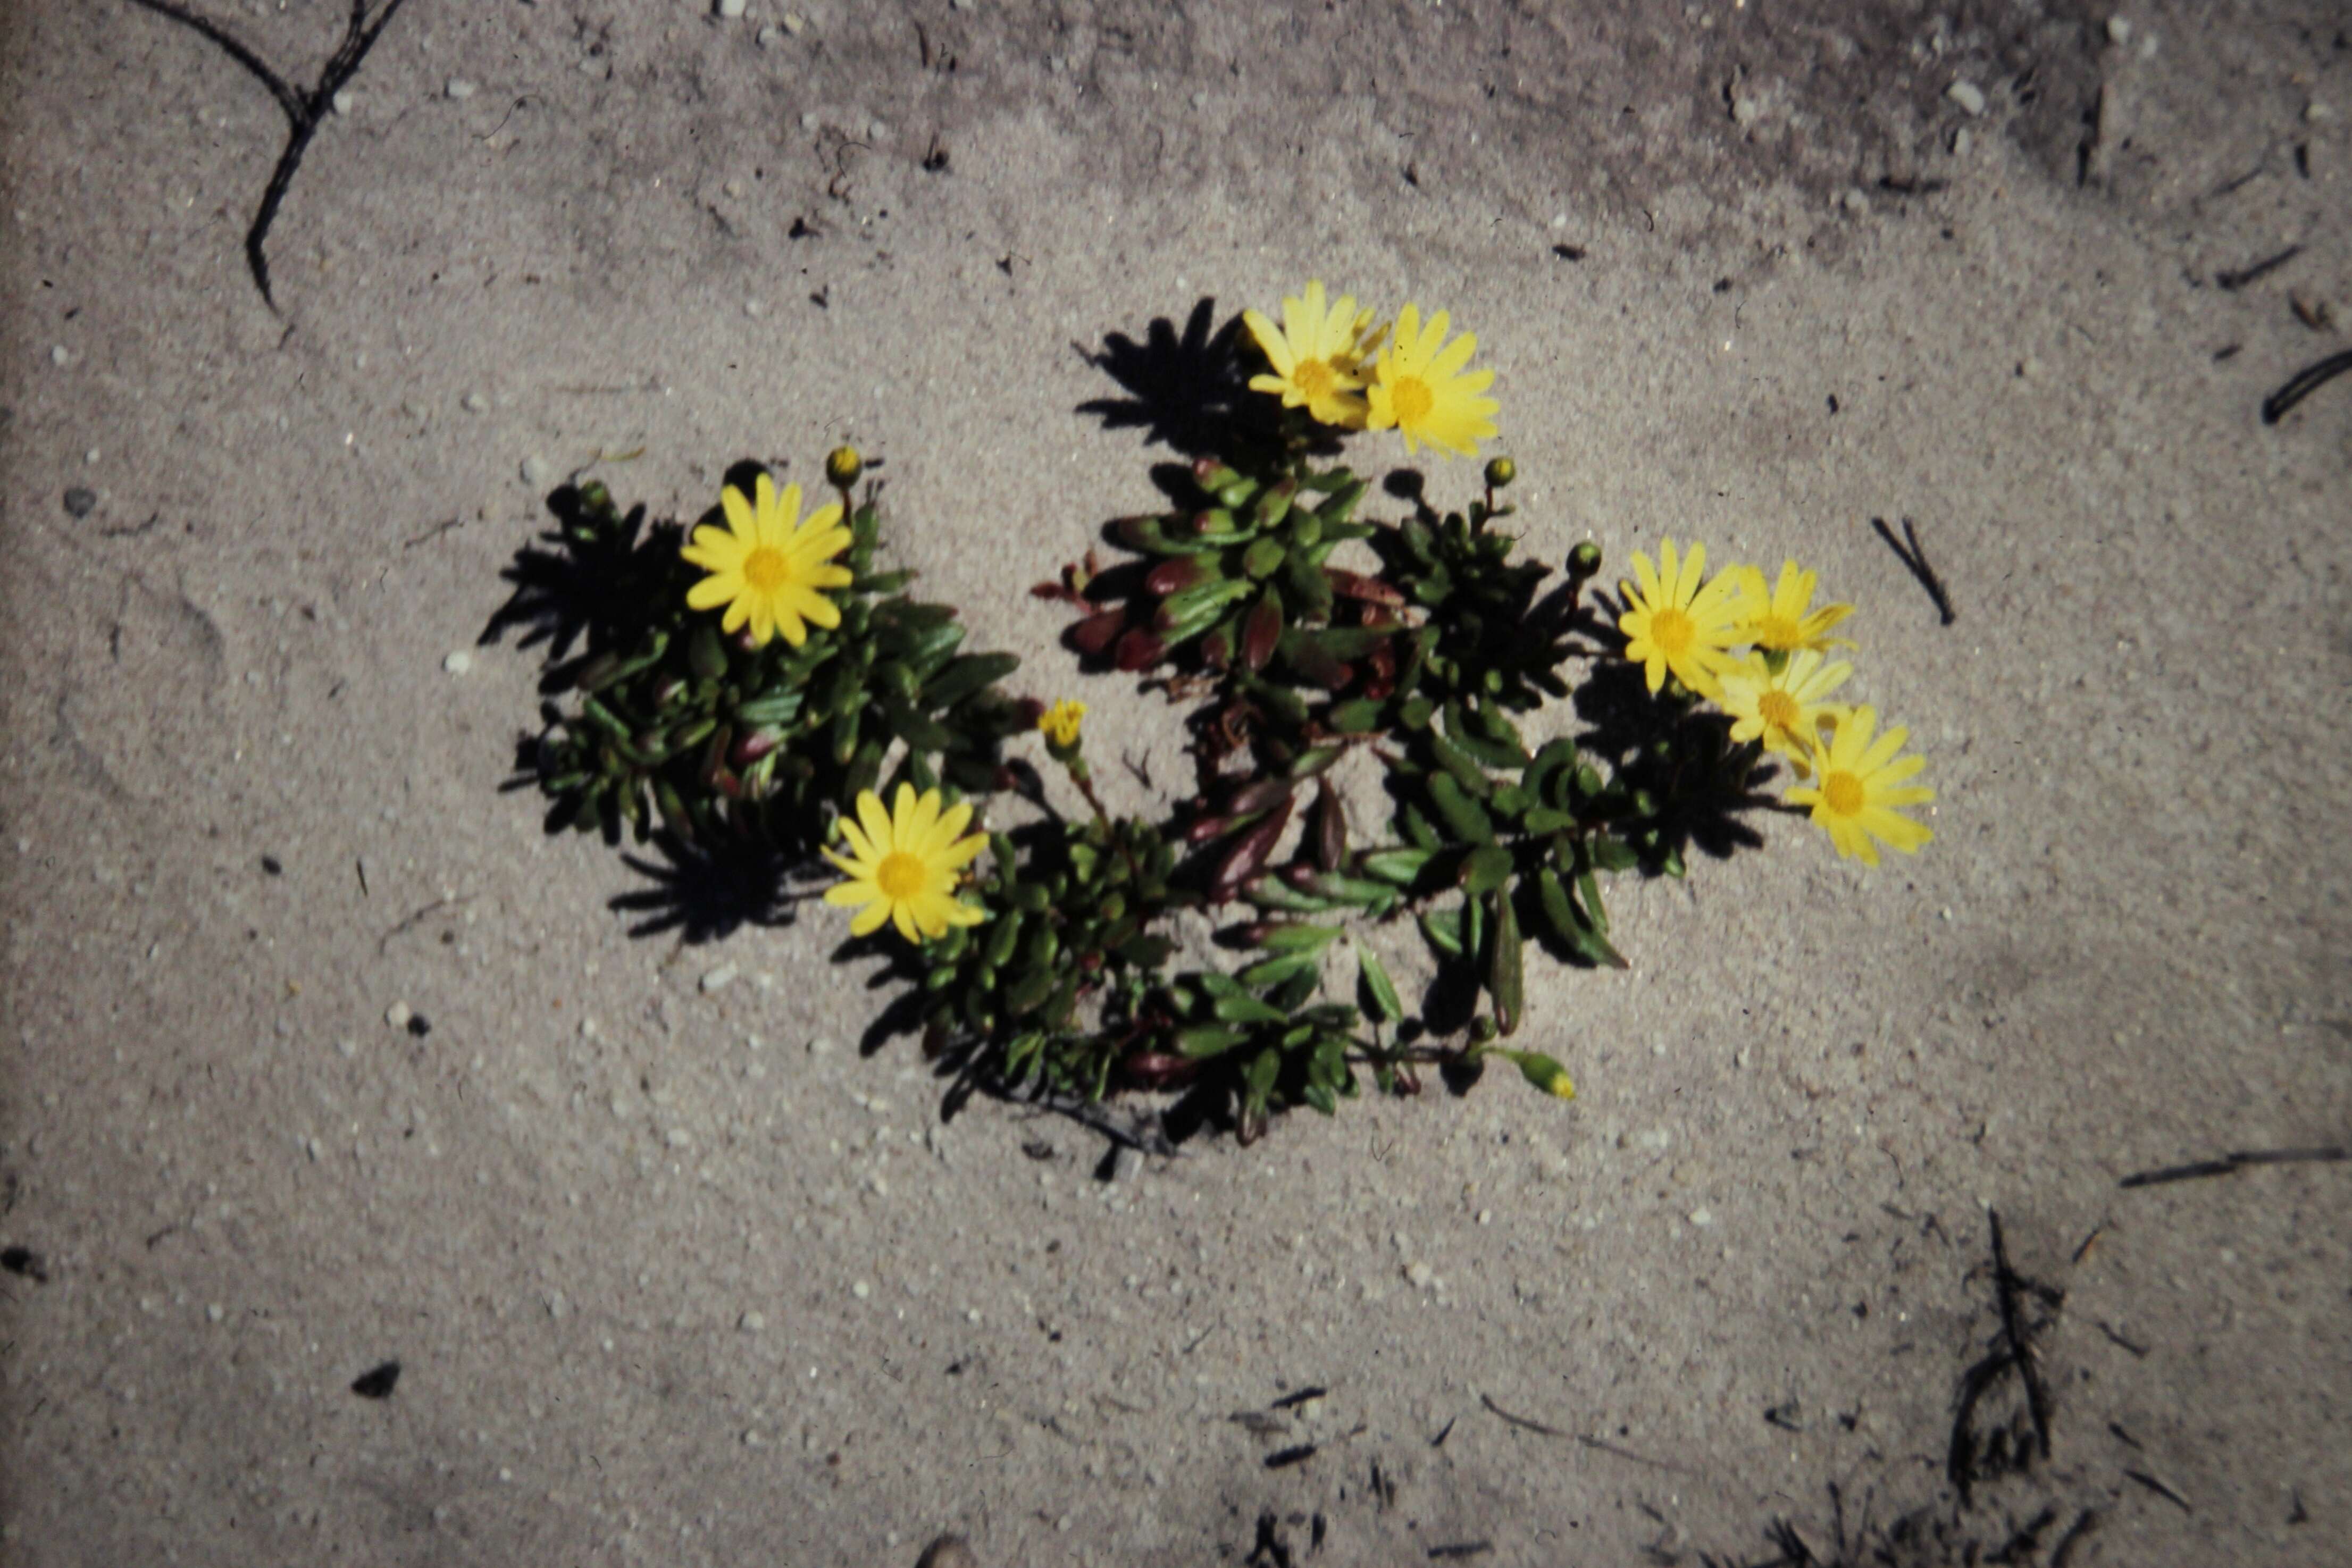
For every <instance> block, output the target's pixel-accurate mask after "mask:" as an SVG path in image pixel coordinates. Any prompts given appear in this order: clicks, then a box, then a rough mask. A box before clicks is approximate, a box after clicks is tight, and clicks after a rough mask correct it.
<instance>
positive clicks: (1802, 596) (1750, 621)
mask: <svg viewBox="0 0 2352 1568" xmlns="http://www.w3.org/2000/svg"><path fill="white" fill-rule="evenodd" d="M1739 575H1740V597H1741V605H1740V618H1739V630H1740V634H1741V636H1740V640H1741V641H1742V642H1748V643H1755V644H1756V645H1757V646H1758V647H1759V648H1762V649H1764V650H1766V651H1767V652H1769V653H1795V652H1796V651H1797V650H1798V649H1800V648H1811V650H1813V652H1815V653H1828V652H1829V651H1830V650H1831V649H1832V648H1851V647H1853V643H1850V642H1848V641H1847V640H1846V639H1844V638H1843V637H1832V636H1831V635H1829V630H1830V628H1831V627H1832V626H1834V625H1836V624H1837V623H1838V622H1841V621H1843V620H1844V619H1845V618H1846V617H1847V616H1849V615H1851V614H1853V605H1851V604H1824V605H1822V607H1821V608H1820V609H1819V610H1815V609H1813V608H1812V602H1813V582H1814V574H1813V573H1811V572H1810V571H1801V570H1798V567H1797V563H1796V562H1795V561H1793V560H1783V561H1782V562H1781V563H1780V582H1779V583H1778V584H1776V585H1775V586H1774V587H1772V588H1771V589H1769V590H1767V589H1766V588H1765V586H1764V570H1763V568H1761V567H1754V566H1751V567H1745V568H1742V569H1741V570H1740V574H1739Z"/></svg>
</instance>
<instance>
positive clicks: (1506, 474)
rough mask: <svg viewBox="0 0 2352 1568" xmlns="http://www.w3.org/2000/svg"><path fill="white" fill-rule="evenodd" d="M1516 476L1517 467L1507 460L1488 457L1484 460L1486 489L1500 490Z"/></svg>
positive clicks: (1505, 458) (1517, 473) (1517, 472)
mask: <svg viewBox="0 0 2352 1568" xmlns="http://www.w3.org/2000/svg"><path fill="white" fill-rule="evenodd" d="M1518 476H1519V465H1517V464H1516V463H1514V462H1512V461H1511V460H1510V459H1509V458H1507V457H1490V458H1488V459H1487V460H1486V486H1487V488H1489V489H1494V490H1500V489H1502V488H1504V487H1505V486H1507V485H1509V484H1510V482H1511V481H1512V480H1514V479H1516V478H1517V477H1518Z"/></svg>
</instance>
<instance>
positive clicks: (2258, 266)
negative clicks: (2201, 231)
mask: <svg viewBox="0 0 2352 1568" xmlns="http://www.w3.org/2000/svg"><path fill="white" fill-rule="evenodd" d="M2302 254H2303V246H2299V245H2291V246H2287V247H2286V248H2285V249H2284V250H2283V251H2281V252H2279V253H2278V254H2277V255H2276V256H2264V257H2263V259H2262V260H2260V261H2258V262H2256V263H2254V264H2253V266H2252V267H2240V268H2239V269H2238V270H2237V271H2235V272H2217V273H2215V274H2214V275H2213V282H2214V284H2215V286H2216V287H2221V288H2226V289H2228V290H2229V291H2230V292H2231V293H2232V294H2235V293H2236V292H2237V291H2238V290H2239V289H2241V288H2243V287H2245V286H2246V285H2247V284H2249V283H2257V282H2260V281H2261V280H2262V279H2263V278H2265V277H2269V276H2270V275H2271V274H2272V273H2273V272H2276V271H2277V270H2278V269H2279V268H2280V267H2284V266H2285V265H2286V264H2287V263H2288V262H2290V261H2293V260H2294V258H2295V257H2296V256H2301V255H2302Z"/></svg>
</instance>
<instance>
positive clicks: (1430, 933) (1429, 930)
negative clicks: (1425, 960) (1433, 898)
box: [1420, 909, 1468, 958]
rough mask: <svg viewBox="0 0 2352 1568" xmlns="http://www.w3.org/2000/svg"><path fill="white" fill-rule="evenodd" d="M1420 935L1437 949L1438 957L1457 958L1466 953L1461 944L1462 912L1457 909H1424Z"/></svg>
mask: <svg viewBox="0 0 2352 1568" xmlns="http://www.w3.org/2000/svg"><path fill="white" fill-rule="evenodd" d="M1420 924H1421V934H1422V935H1423V936H1425V937H1427V938H1428V939H1429V945H1430V946H1432V947H1434V948H1436V949H1437V953H1438V956H1440V957H1443V958H1459V957H1460V956H1462V955H1463V954H1464V953H1465V952H1467V951H1468V949H1467V948H1465V946H1463V943H1462V911H1461V910H1459V909H1425V910H1423V911H1422V913H1421V920H1420Z"/></svg>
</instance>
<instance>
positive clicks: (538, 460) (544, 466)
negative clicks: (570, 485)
mask: <svg viewBox="0 0 2352 1568" xmlns="http://www.w3.org/2000/svg"><path fill="white" fill-rule="evenodd" d="M554 477H555V465H554V464H552V463H550V462H549V461H548V460H547V459H546V458H544V457H541V455H539V454H538V453H536V452H534V453H532V454H531V455H530V456H528V457H526V458H524V459H523V460H522V482H523V483H524V484H526V485H528V486H530V487H531V488H532V489H534V490H536V489H538V488H539V487H540V486H541V485H544V484H546V483H547V482H548V481H549V480H550V479H552V478H554Z"/></svg>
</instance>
